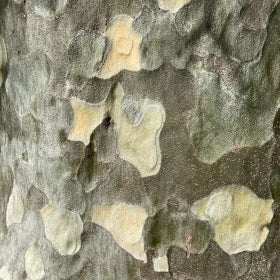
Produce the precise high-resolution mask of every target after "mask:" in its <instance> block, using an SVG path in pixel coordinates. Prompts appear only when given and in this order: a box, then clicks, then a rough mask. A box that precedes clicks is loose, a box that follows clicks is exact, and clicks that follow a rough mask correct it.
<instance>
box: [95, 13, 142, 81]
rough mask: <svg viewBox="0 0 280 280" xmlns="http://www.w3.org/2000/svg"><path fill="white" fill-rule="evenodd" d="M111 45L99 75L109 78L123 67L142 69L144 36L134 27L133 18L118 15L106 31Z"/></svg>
mask: <svg viewBox="0 0 280 280" xmlns="http://www.w3.org/2000/svg"><path fill="white" fill-rule="evenodd" d="M105 36H106V37H107V38H108V39H109V41H110V43H111V45H110V50H109V52H108V54H107V57H106V60H105V63H104V65H103V67H102V68H101V70H100V72H99V75H98V76H99V77H100V78H102V79H108V78H110V77H112V76H114V75H116V74H117V73H119V72H120V71H121V70H123V69H127V70H130V71H139V70H140V69H141V59H140V44H141V41H142V36H141V35H140V34H139V33H137V32H136V31H135V30H134V29H133V28H132V18H131V17H129V16H125V15H122V16H119V17H117V18H116V19H115V20H114V21H113V22H112V23H111V25H110V26H109V28H108V30H107V31H106V33H105Z"/></svg>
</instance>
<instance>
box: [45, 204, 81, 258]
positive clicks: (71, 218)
mask: <svg viewBox="0 0 280 280" xmlns="http://www.w3.org/2000/svg"><path fill="white" fill-rule="evenodd" d="M41 215H42V218H43V222H44V226H45V234H46V237H47V239H48V240H49V241H50V242H51V244H52V245H53V247H54V249H55V250H56V251H57V252H58V253H59V254H61V255H73V254H75V253H77V252H78V251H79V250H80V248H81V234H82V232H83V223H82V220H81V218H80V216H79V215H78V214H76V213H74V212H72V211H69V210H66V209H63V208H58V207H56V206H54V205H52V204H48V205H46V206H45V207H44V208H42V209H41Z"/></svg>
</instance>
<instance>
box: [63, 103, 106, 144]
mask: <svg viewBox="0 0 280 280" xmlns="http://www.w3.org/2000/svg"><path fill="white" fill-rule="evenodd" d="M70 103H71V105H72V108H73V110H74V122H73V126H72V130H71V131H70V134H69V136H68V139H69V140H72V141H82V142H83V143H84V144H85V145H88V144H89V141H90V135H91V133H92V132H93V131H94V130H95V129H96V127H97V126H98V125H100V124H101V123H102V121H103V119H104V118H105V115H106V112H107V110H108V108H107V104H106V103H100V104H90V103H87V102H85V101H83V100H80V99H78V98H72V99H71V101H70Z"/></svg>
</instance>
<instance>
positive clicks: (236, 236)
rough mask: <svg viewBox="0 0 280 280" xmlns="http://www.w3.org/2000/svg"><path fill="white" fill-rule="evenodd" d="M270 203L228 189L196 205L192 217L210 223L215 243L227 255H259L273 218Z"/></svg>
mask: <svg viewBox="0 0 280 280" xmlns="http://www.w3.org/2000/svg"><path fill="white" fill-rule="evenodd" d="M272 202H273V200H272V199H260V198H258V197H257V196H256V195H255V194H254V193H253V192H252V191H251V190H249V189H248V188H246V187H243V186H238V185H231V186H227V187H223V188H220V189H218V190H215V191H213V192H212V193H211V194H210V195H209V196H207V197H205V198H203V199H201V200H199V201H197V202H195V203H194V204H193V206H192V211H193V213H194V214H195V215H196V216H197V217H198V218H199V219H201V220H206V221H209V222H210V223H211V225H212V227H213V229H214V232H215V241H216V242H217V243H218V244H219V246H220V247H221V248H222V249H223V250H224V251H225V252H226V253H228V254H230V255H231V254H237V253H239V252H243V251H258V250H259V249H260V247H261V245H262V244H263V242H264V241H265V240H266V238H267V236H268V233H269V230H268V228H267V227H266V225H268V224H269V223H270V222H271V220H272V217H273V211H272Z"/></svg>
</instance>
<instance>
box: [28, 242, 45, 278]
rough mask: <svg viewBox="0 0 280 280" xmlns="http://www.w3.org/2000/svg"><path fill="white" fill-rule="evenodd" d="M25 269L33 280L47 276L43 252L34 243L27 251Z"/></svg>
mask: <svg viewBox="0 0 280 280" xmlns="http://www.w3.org/2000/svg"><path fill="white" fill-rule="evenodd" d="M25 271H26V273H27V275H28V277H29V278H30V279H31V280H40V279H42V278H43V277H44V276H45V271H44V264H43V260H42V256H41V253H40V251H39V250H38V249H37V247H36V246H34V245H32V246H30V247H29V248H28V249H27V250H26V252H25Z"/></svg>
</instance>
